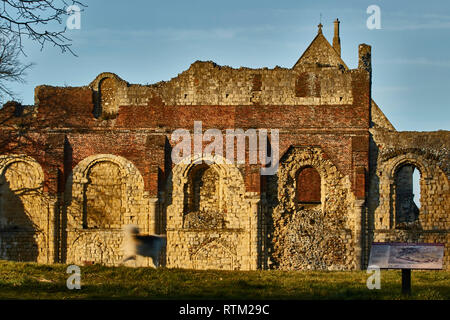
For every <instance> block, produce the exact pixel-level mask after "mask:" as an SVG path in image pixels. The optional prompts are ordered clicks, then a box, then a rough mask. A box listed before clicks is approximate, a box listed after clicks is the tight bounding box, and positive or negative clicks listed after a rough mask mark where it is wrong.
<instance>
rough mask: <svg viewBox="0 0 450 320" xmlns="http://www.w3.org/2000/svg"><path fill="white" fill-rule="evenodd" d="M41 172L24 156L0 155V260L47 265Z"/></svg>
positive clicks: (45, 203) (46, 219)
mask: <svg viewBox="0 0 450 320" xmlns="http://www.w3.org/2000/svg"><path fill="white" fill-rule="evenodd" d="M47 208H48V201H47V196H46V194H45V193H44V172H43V170H42V167H41V165H40V164H39V163H38V162H37V161H36V160H35V159H33V158H31V157H29V156H26V155H5V156H0V229H1V230H2V231H1V232H0V240H1V241H0V258H3V259H8V260H18V261H35V262H42V263H46V262H49V243H48V242H49V231H50V228H52V227H53V226H51V225H50V221H49V215H48V214H49V211H48V210H47Z"/></svg>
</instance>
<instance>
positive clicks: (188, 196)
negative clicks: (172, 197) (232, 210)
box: [184, 164, 223, 228]
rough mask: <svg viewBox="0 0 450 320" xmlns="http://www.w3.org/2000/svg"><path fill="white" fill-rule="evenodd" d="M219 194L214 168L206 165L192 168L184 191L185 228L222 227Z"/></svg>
mask: <svg viewBox="0 0 450 320" xmlns="http://www.w3.org/2000/svg"><path fill="white" fill-rule="evenodd" d="M220 194H221V193H220V177H219V174H218V173H217V171H216V170H215V169H214V168H212V167H210V166H208V165H206V164H201V165H197V166H196V167H194V168H192V170H191V172H190V174H189V179H188V182H187V184H186V185H185V189H184V212H185V215H186V216H185V227H190V228H217V227H222V225H223V212H222V211H223V210H222V206H221V197H220Z"/></svg>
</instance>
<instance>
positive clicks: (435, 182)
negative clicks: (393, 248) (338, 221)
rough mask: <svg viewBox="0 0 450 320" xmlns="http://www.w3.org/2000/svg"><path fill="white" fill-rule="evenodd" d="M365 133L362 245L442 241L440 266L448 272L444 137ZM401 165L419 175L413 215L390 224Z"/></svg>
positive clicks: (448, 145) (447, 146)
mask: <svg viewBox="0 0 450 320" xmlns="http://www.w3.org/2000/svg"><path fill="white" fill-rule="evenodd" d="M371 133H372V142H371V149H372V150H371V169H370V186H369V198H368V213H369V214H368V221H367V224H368V230H367V232H368V235H369V238H368V243H367V244H366V246H368V247H369V246H370V243H371V241H377V242H384V241H386V242H426V243H444V244H446V248H445V252H444V268H445V269H447V270H449V268H450V251H449V250H450V249H449V247H448V241H449V234H450V220H449V215H448V208H450V188H449V176H450V170H449V169H450V167H449V163H450V154H449V150H450V133H449V132H448V131H437V132H393V131H385V130H376V129H373V130H371ZM405 165H410V166H414V167H415V168H417V169H418V170H419V172H420V210H419V212H418V215H414V216H417V219H416V221H414V223H408V224H405V223H398V221H396V219H397V218H398V216H397V212H396V210H398V206H397V205H396V199H397V192H398V190H399V189H401V188H402V186H398V185H396V184H397V183H399V181H398V180H396V179H395V177H396V173H397V172H398V170H399V168H402V167H403V166H405ZM400 182H401V181H400ZM403 187H404V186H403ZM400 222H402V221H400ZM367 254H369V252H368V251H367Z"/></svg>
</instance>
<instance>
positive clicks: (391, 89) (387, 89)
mask: <svg viewBox="0 0 450 320" xmlns="http://www.w3.org/2000/svg"><path fill="white" fill-rule="evenodd" d="M409 90H410V88H409V87H405V86H374V87H373V93H374V95H377V94H380V93H397V92H406V91H409Z"/></svg>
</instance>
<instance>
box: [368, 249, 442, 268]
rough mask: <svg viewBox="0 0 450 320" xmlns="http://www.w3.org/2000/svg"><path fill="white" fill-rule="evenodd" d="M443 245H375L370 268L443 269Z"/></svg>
mask: <svg viewBox="0 0 450 320" xmlns="http://www.w3.org/2000/svg"><path fill="white" fill-rule="evenodd" d="M443 257H444V245H443V244H434V243H433V244H431V243H420V244H412V243H373V244H372V250H371V252H370V258H369V268H370V267H374V266H378V267H379V268H381V269H442V260H443Z"/></svg>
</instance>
